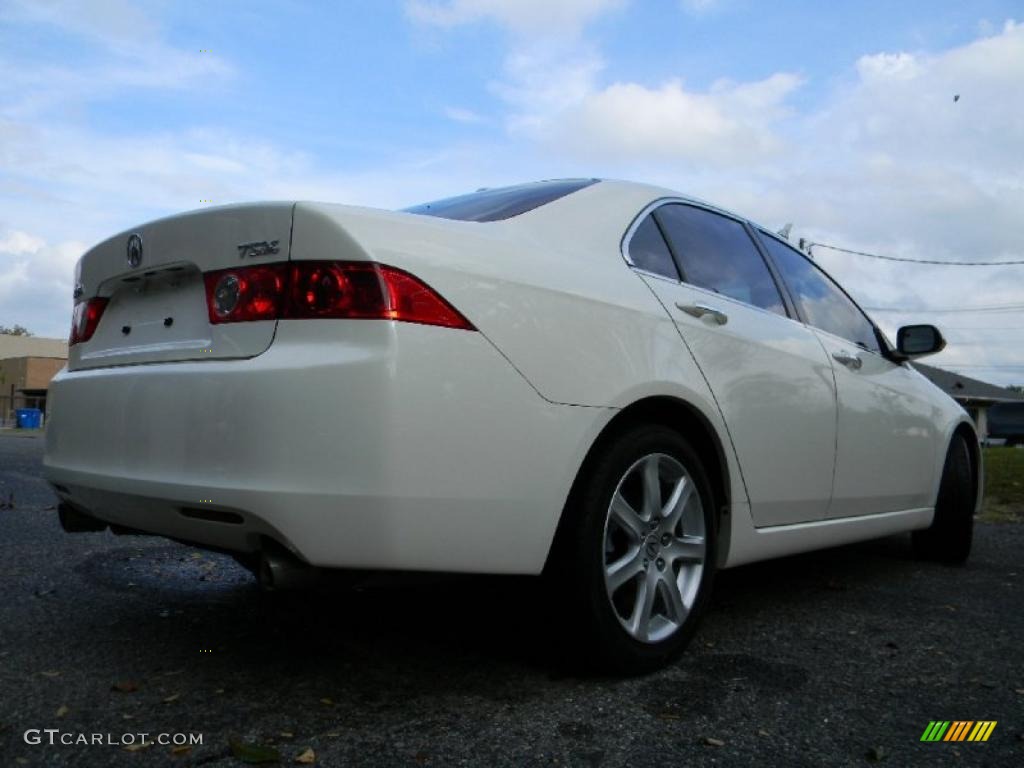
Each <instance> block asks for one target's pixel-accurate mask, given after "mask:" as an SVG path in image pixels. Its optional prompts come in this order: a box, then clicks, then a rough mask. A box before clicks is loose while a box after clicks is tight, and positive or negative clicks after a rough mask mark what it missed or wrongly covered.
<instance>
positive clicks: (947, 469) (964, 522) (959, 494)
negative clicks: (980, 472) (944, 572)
mask: <svg viewBox="0 0 1024 768" xmlns="http://www.w3.org/2000/svg"><path fill="white" fill-rule="evenodd" d="M969 451H970V449H969V448H968V447H967V442H966V441H965V440H964V438H963V437H962V436H961V435H954V436H953V440H952V441H951V442H950V444H949V452H948V453H947V454H946V463H945V465H944V466H943V468H942V481H941V484H940V485H939V497H938V499H937V500H936V502H935V518H934V519H933V520H932V524H931V527H929V528H926V529H925V530H923V531H914V532H913V534H911V536H912V540H913V543H914V551H915V552H916V553H917V556H918V557H920V558H923V559H925V560H937V561H939V562H943V563H952V564H956V563H963V562H965V561H966V560H967V557H968V556H969V555H970V554H971V541H972V539H973V537H974V504H975V497H974V477H973V474H972V470H971V456H970V452H969Z"/></svg>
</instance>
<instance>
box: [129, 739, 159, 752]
mask: <svg viewBox="0 0 1024 768" xmlns="http://www.w3.org/2000/svg"><path fill="white" fill-rule="evenodd" d="M152 746H153V742H152V741H143V742H142V743H140V744H129V745H128V746H126V747H125V748H124V751H125V752H138V751H140V750H143V749H149V748H150V747H152Z"/></svg>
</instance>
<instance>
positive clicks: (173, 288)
mask: <svg viewBox="0 0 1024 768" xmlns="http://www.w3.org/2000/svg"><path fill="white" fill-rule="evenodd" d="M293 210H294V204H293V203H259V204H247V205H234V206H224V207H218V208H214V209H208V210H202V211H194V212H191V213H185V214H181V215H178V216H172V217H170V218H166V219H160V220H158V221H153V222H150V223H148V224H143V225H142V226H139V227H136V228H134V229H132V230H129V231H126V232H122V233H121V234H119V235H115V236H114V237H111V238H109V239H107V240H105V241H104V242H102V243H100V244H99V245H97V246H95V247H94V248H92V249H90V250H89V251H88V252H87V253H86V254H85V255H84V256H83V257H82V258H81V259H80V260H79V263H78V265H77V267H76V271H75V283H76V286H75V293H76V302H80V301H87V300H89V299H90V298H93V297H104V298H107V299H108V303H107V305H106V309H105V310H104V312H103V315H102V317H101V319H100V322H99V325H98V326H97V328H96V331H95V333H94V334H93V336H92V337H91V338H90V339H89V340H88V341H85V342H81V343H78V344H73V345H72V346H71V348H70V350H69V356H68V368H69V369H70V370H78V369H83V368H97V367H102V366H113V365H132V364H140V363H156V362H170V361H178V360H198V359H211V358H219V359H225V358H243V357H255V356H256V355H259V354H260V353H262V352H264V351H265V350H266V349H267V348H268V347H269V346H270V344H271V342H272V341H273V338H274V332H275V329H276V326H277V321H275V320H261V321H254V322H245V323H231V324H217V325H213V324H211V323H210V322H209V316H208V313H207V305H206V289H205V286H204V283H203V273H205V272H210V271H212V270H217V269H225V268H229V267H236V266H254V265H256V264H261V263H269V262H280V261H287V260H288V257H289V248H290V244H291V228H292V213H293ZM136 235H137V236H138V237H137V238H136V237H135V236H136ZM129 241H131V242H129ZM140 243H141V252H140V251H139V248H138V246H139V244H140ZM136 258H138V261H137V262H136Z"/></svg>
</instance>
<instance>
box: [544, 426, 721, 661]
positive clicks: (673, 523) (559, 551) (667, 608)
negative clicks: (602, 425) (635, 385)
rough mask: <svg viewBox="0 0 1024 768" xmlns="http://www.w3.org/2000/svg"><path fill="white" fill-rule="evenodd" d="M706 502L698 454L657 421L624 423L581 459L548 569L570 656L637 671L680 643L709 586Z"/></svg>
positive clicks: (711, 562) (712, 525)
mask: <svg viewBox="0 0 1024 768" xmlns="http://www.w3.org/2000/svg"><path fill="white" fill-rule="evenodd" d="M655 474H656V475H657V480H658V481H657V483H654V482H652V481H651V479H652V477H653V476H654V475H655ZM653 488H656V489H657V490H656V493H657V496H658V498H656V497H655V493H654V492H652V491H651V489H653ZM673 502H675V503H674V504H673ZM655 509H657V510H658V513H659V514H658V515H655V514H654V513H653V511H654V510H655ZM715 509H716V506H715V500H714V496H713V494H712V491H711V484H710V482H709V481H708V476H707V473H706V472H705V470H704V466H703V464H702V463H701V461H700V458H699V457H698V456H697V454H696V453H695V452H694V450H693V449H692V448H691V447H690V445H689V443H687V441H686V440H685V439H684V438H683V437H682V436H680V435H679V434H678V433H676V432H674V431H672V430H670V429H667V428H665V427H660V426H652V425H642V426H636V427H632V428H629V429H628V430H627V431H625V432H623V433H622V434H620V435H619V436H618V437H617V438H615V439H614V441H613V442H611V443H610V444H609V445H607V446H605V448H604V449H603V450H602V451H601V453H600V454H598V455H597V456H596V457H594V459H593V460H592V461H588V465H587V468H586V469H585V470H584V474H583V475H582V476H581V477H580V480H579V482H578V484H577V487H576V488H575V489H574V492H573V494H572V497H571V498H570V501H569V504H568V505H567V508H566V515H567V518H566V520H565V522H566V523H567V524H566V525H564V526H563V528H562V533H563V535H561V536H560V539H561V541H560V542H559V543H558V544H557V545H556V547H555V549H554V550H553V556H554V558H555V560H556V562H555V563H553V566H554V568H552V569H551V570H552V572H553V574H552V575H554V576H555V578H556V579H557V580H558V582H559V589H558V590H557V593H556V594H557V595H558V601H559V604H560V605H561V606H562V609H561V610H560V611H559V614H558V615H560V616H562V617H566V618H570V617H571V626H570V627H567V628H568V629H570V633H569V634H570V635H571V637H572V638H573V641H574V642H573V644H572V645H571V646H570V648H571V649H572V651H571V652H572V654H573V655H574V656H577V657H578V656H579V652H580V651H583V657H582V658H576V659H574V660H575V661H583V662H584V663H586V664H587V665H588V666H590V667H594V666H596V667H597V668H598V669H600V670H601V671H610V672H616V673H625V674H639V673H644V672H649V671H653V670H655V669H657V668H659V667H661V666H663V665H665V664H666V663H668V662H669V661H670V660H672V659H673V658H675V657H676V656H677V655H678V654H680V653H681V652H682V651H683V649H684V648H685V647H686V645H687V643H688V642H689V640H690V638H691V637H692V635H693V633H694V630H695V629H696V626H697V623H698V622H699V620H700V617H701V615H702V613H703V612H704V609H705V607H706V605H707V601H708V596H709V594H710V592H711V584H712V581H713V578H714V570H715V552H716V548H715V543H716V533H717V531H716V518H715V515H714V510H715ZM617 565H618V566H619V567H616V566H617ZM630 574H631V575H630ZM673 585H674V587H675V588H674V589H673Z"/></svg>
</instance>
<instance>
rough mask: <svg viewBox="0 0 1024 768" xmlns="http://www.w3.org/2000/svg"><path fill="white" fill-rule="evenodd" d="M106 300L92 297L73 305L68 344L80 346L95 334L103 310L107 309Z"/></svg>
mask: <svg viewBox="0 0 1024 768" xmlns="http://www.w3.org/2000/svg"><path fill="white" fill-rule="evenodd" d="M107 301H108V299H103V298H100V297H98V296H97V297H94V298H91V299H89V300H88V301H83V302H80V303H78V304H76V305H75V311H74V314H73V315H72V316H71V338H70V339H69V340H68V344H80V343H81V342H83V341H88V340H89V339H91V338H92V335H93V334H94V333H95V332H96V326H98V325H99V324H100V318H101V317H102V316H103V310H104V309H106V308H107Z"/></svg>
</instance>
